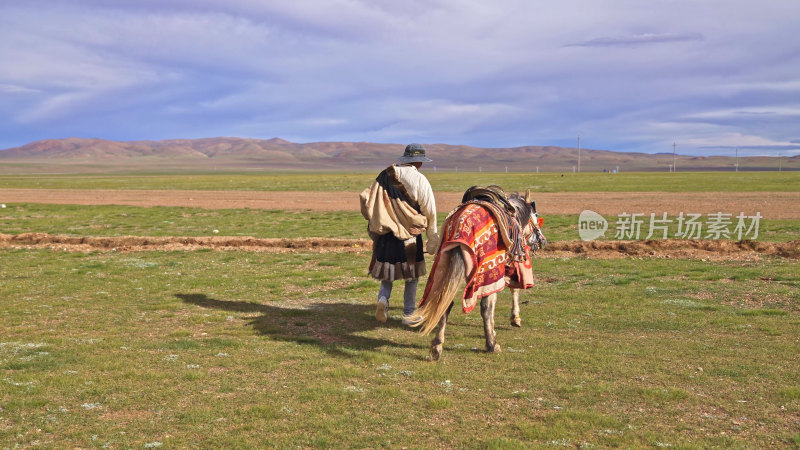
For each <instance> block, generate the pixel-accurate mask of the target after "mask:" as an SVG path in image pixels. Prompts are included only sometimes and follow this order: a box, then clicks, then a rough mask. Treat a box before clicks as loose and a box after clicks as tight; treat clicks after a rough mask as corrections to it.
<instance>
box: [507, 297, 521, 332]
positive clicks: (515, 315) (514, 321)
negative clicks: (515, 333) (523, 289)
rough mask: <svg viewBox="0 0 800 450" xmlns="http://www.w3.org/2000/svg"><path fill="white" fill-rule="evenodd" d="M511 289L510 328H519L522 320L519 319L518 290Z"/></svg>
mask: <svg viewBox="0 0 800 450" xmlns="http://www.w3.org/2000/svg"><path fill="white" fill-rule="evenodd" d="M509 289H511V326H512V327H521V326H522V319H520V318H519V291H520V289H515V288H509Z"/></svg>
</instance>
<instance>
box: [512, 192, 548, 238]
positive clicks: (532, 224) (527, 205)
mask: <svg viewBox="0 0 800 450" xmlns="http://www.w3.org/2000/svg"><path fill="white" fill-rule="evenodd" d="M508 200H509V202H510V203H511V205H512V206H513V207H514V210H515V216H516V219H517V220H518V221H519V224H520V228H521V229H522V237H523V239H525V241H526V242H527V244H528V246H529V247H530V248H531V250H532V251H536V250H538V249H540V248H542V247H544V246H545V245H546V244H547V239H545V237H544V234H543V233H542V224H543V223H544V220H543V219H540V218H539V214H538V213H537V212H536V202H534V201H533V200H531V190H530V189H528V190H526V191H525V196H522V195H519V194H516V193H514V194H511V195H509V197H508Z"/></svg>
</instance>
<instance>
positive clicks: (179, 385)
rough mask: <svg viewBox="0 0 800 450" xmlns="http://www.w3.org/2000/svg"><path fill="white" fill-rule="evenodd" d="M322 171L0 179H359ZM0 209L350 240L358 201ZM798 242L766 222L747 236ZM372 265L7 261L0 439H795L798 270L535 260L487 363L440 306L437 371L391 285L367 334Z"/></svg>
mask: <svg viewBox="0 0 800 450" xmlns="http://www.w3.org/2000/svg"><path fill="white" fill-rule="evenodd" d="M429 174H430V173H429ZM317 175H318V174H313V176H312V175H311V174H301V175H271V174H264V175H247V176H245V175H241V174H232V175H193V176H183V175H179V176H152V177H146V176H138V175H137V176H130V177H125V176H121V177H116V176H115V177H108V176H96V177H95V176H85V177H84V176H81V177H75V176H72V177H60V176H52V177H49V176H48V177H41V176H36V177H33V176H31V177H11V176H0V187H7V188H9V187H17V188H20V187H24V188H31V187H34V188H35V187H39V188H75V189H94V188H104V189H144V188H147V189H243V190H244V189H251V190H287V189H289V190H290V189H298V190H348V191H352V190H358V189H360V188H362V187H363V186H364V185H365V184H366V183H367V182H368V180H370V179H371V177H372V176H374V174H350V175H343V174H322V175H321V178H318V179H316V178H314V177H316V176H317ZM430 175H431V176H430V178H431V181H432V183H433V184H434V189H437V190H450V191H458V190H463V186H464V185H469V184H489V183H499V184H501V185H503V186H506V187H507V188H508V189H509V190H514V189H522V188H524V187H532V186H528V185H530V184H532V183H531V181H530V180H537V179H541V180H543V181H542V182H541V183H539V184H536V185H534V186H539V188H540V189H542V190H543V191H545V190H551V191H567V190H574V191H581V190H584V191H602V190H640V191H641V190H671V189H666V188H665V189H661V188H659V189H655V188H653V189H648V188H647V186H650V185H652V184H653V183H652V182H653V181H654V180H655V181H658V182H665V183H666V182H668V181H677V180H680V181H679V182H678V183H673V184H670V186H672V187H673V188H674V189H678V190H682V191H692V190H696V191H697V190H699V191H702V190H706V191H726V190H727V191H736V190H740V191H792V192H795V191H797V190H798V180H799V179H798V178H797V177H798V174H785V173H784V174H777V173H770V174H767V173H764V174H753V173H747V174H741V173H740V174H738V175H742V176H744V177H743V178H742V180H746V182H742V183H740V182H739V181H737V180H739V179H737V178H731V176H733V174H707V175H708V176H706V174H702V175H698V174H681V173H678V174H618V175H610V174H608V175H604V176H603V177H600V176H599V175H591V176H590V174H581V175H579V176H575V177H572V175H571V174H565V176H564V177H563V178H562V177H560V176H559V175H553V174H546V175H544V174H543V175H544V176H542V178H534V177H540V176H541V175H535V174H532V175H529V176H528V177H530V178H525V177H524V176H522V175H519V174H516V175H514V174H508V177H509V178H503V177H504V176H505V174H495V175H490V174H470V177H467V176H466V174H459V176H458V177H456V176H453V174H430ZM640 176H641V178H639V177H640ZM773 176H775V177H777V178H774V179H773V178H772V177H773ZM439 177H441V178H439ZM483 177H486V178H483ZM515 177H516V178H515ZM571 177H572V178H571ZM606 177H608V178H606ZM665 177H672V178H665ZM365 180H367V181H365ZM490 180H491V181H490ZM570 180H571V181H570ZM606 180H608V181H606ZM648 180H649V181H648ZM776 180H777V181H776ZM37 183H38V184H37ZM225 183H228V184H229V186H225ZM620 183H621V184H620ZM773 183H774V184H773ZM572 188H574V189H572ZM0 202H2V203H8V204H9V206H8V207H7V208H5V209H0V232H2V233H10V234H18V233H25V232H47V233H54V234H69V235H76V236H121V235H134V236H136V235H139V236H142V235H144V236H211V235H214V234H213V230H219V234H218V235H220V236H237V235H246V236H255V237H264V238H267V237H297V238H302V237H341V238H365V234H364V226H365V221H364V220H363V218H361V216H360V213H358V212H311V211H300V212H289V211H263V210H249V209H227V210H204V209H197V208H165V207H152V208H142V207H131V206H73V205H41V204H15V203H13V202H12V201H9V200H5V199H3V200H0ZM441 218H443V214H441V215H440V220H441ZM607 219H608V220H609V224H610V226H611V227H613V221H614V220H615V218H614V217H607ZM545 220H546V222H545V232H546V235H547V237H548V239H549V240H550V241H558V240H574V239H577V216H569V215H563V216H556V215H553V216H548V215H545ZM609 231H611V233H608V234H607V238H611V237H613V229H610V230H609ZM798 231H800V225H799V224H798V223H797V221H777V220H767V219H764V220H762V222H761V234H760V236H759V240H774V241H785V240H792V239H796V238H797V235H798ZM368 263H369V255H368V254H366V253H348V254H337V253H311V252H297V253H289V254H271V253H256V252H243V251H224V252H223V251H210V250H199V251H186V252H183V251H180V252H166V251H164V252H155V251H147V252H130V253H121V252H93V253H68V252H61V251H57V250H45V249H38V250H31V249H28V250H16V249H0V448H15V447H21V448H27V447H36V446H41V447H46V448H52V447H55V448H87V447H92V448H142V447H144V448H157V447H163V448H186V447H197V448H220V447H225V448H253V447H278V448H286V447H302V448H307V447H315V448H317V447H319V448H331V447H332V448H342V447H350V448H352V447H358V448H364V447H370V448H374V447H392V448H396V447H410V448H430V447H436V448H439V447H470V448H473V447H477V448H503V449H505V448H514V449H516V448H530V447H580V448H588V447H592V446H595V447H624V448H632V447H634V448H638V447H678V448H767V447H769V448H772V447H786V448H791V447H798V446H800V428H798V424H799V423H800V372H798V370H797V367H798V363H800V359H798V356H797V355H800V341H799V340H798V336H800V275H798V274H800V261H797V260H793V259H783V258H764V259H762V260H759V261H734V260H730V261H724V260H723V261H711V262H708V261H701V260H695V259H656V258H625V259H615V260H597V259H587V258H585V257H578V258H571V259H561V258H541V259H537V260H536V261H535V262H534V271H535V273H536V278H537V285H536V286H535V287H534V288H533V289H531V290H529V291H527V292H524V293H523V294H522V300H523V302H524V303H523V304H522V319H523V328H521V329H517V328H512V327H511V326H510V325H508V323H507V317H508V315H509V302H510V298H509V297H510V294H509V293H508V292H503V293H501V294H500V302H499V305H498V311H497V324H498V326H497V339H498V342H499V343H500V345H501V346H502V348H503V352H502V353H500V354H486V353H483V352H482V351H481V349H482V348H483V345H484V344H483V338H482V333H483V329H482V324H481V319H480V315H479V314H478V313H477V312H473V313H471V314H466V315H465V314H461V313H460V312H459V310H458V308H456V309H455V310H454V312H453V314H452V316H451V323H450V326H448V332H447V340H446V342H445V353H444V356H443V358H442V361H440V362H439V363H432V362H430V361H428V360H427V353H428V343H429V342H430V339H431V337H430V336H428V337H422V336H420V335H419V334H418V333H416V332H415V331H411V330H409V329H407V328H404V327H403V326H402V325H401V323H400V317H399V315H398V314H399V308H398V306H399V298H401V297H402V293H401V292H400V291H402V286H401V285H400V283H396V285H395V294H394V295H393V298H392V309H391V310H390V320H389V322H388V323H387V324H385V325H381V324H378V323H377V322H376V321H375V319H374V316H373V314H374V302H375V296H376V293H377V288H378V283H377V282H375V281H373V280H372V279H370V278H369V277H368V276H367V275H366V267H367V265H368ZM430 263H431V261H430V258H428V264H429V266H430ZM419 289H420V293H421V291H422V289H424V280H423V283H421V286H420V287H419Z"/></svg>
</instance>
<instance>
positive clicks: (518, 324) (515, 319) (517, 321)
mask: <svg viewBox="0 0 800 450" xmlns="http://www.w3.org/2000/svg"><path fill="white" fill-rule="evenodd" d="M511 326H512V327H521V326H522V319H520V318H519V316H512V317H511Z"/></svg>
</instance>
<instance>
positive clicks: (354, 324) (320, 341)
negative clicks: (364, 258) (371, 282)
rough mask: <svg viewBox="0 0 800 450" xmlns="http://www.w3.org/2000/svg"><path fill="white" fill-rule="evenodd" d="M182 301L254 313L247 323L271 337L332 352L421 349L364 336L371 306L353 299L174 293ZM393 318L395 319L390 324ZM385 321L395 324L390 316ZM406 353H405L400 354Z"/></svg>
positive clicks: (370, 320) (371, 324)
mask: <svg viewBox="0 0 800 450" xmlns="http://www.w3.org/2000/svg"><path fill="white" fill-rule="evenodd" d="M175 297H177V298H179V299H180V300H181V301H183V302H184V303H190V304H193V305H197V306H200V307H202V308H209V309H219V310H223V311H232V312H239V313H255V314H258V315H257V316H251V317H249V318H248V319H249V321H248V322H247V325H248V326H251V327H253V329H254V330H255V331H256V332H257V333H258V334H261V335H265V336H269V337H270V338H271V339H274V340H278V341H284V342H295V343H298V344H304V345H315V346H318V347H320V348H321V349H323V350H324V351H326V352H327V353H329V354H332V355H335V356H346V357H354V356H356V354H357V352H358V351H360V350H378V349H381V348H382V347H385V349H382V350H381V351H393V349H398V348H414V349H423V348H424V345H422V343H420V345H410V344H405V343H402V342H394V341H390V340H388V339H381V338H375V337H369V336H365V335H364V334H365V333H367V332H369V331H372V330H374V329H375V328H376V326H377V324H376V322H375V317H374V315H373V313H374V307H373V306H371V305H362V304H354V303H311V304H309V305H307V307H306V308H297V309H293V308H285V307H280V306H273V305H265V304H260V303H252V302H243V301H236V300H219V299H215V298H211V297H208V296H207V295H205V294H182V293H181V294H175ZM393 322H397V324H394V323H393ZM388 324H389V325H399V324H400V322H399V321H397V320H390V322H388ZM404 356H408V355H404Z"/></svg>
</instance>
